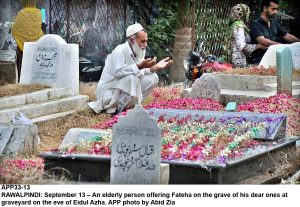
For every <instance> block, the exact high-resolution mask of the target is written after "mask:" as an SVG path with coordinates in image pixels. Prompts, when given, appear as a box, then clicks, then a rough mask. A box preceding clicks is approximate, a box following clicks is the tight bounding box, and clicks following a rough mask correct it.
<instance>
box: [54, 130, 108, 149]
mask: <svg viewBox="0 0 300 207" xmlns="http://www.w3.org/2000/svg"><path fill="white" fill-rule="evenodd" d="M104 134H107V132H106V131H105V130H97V129H85V128H72V129H69V131H68V132H67V134H66V136H65V137H64V139H63V141H62V143H61V144H60V147H64V146H65V145H68V144H76V143H80V142H83V141H88V140H90V139H91V138H93V137H97V136H99V137H101V136H102V135H104Z"/></svg>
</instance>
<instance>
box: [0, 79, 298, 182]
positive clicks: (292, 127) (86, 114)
mask: <svg viewBox="0 0 300 207" xmlns="http://www.w3.org/2000/svg"><path fill="white" fill-rule="evenodd" d="M1 87H2V88H3V86H1ZM9 87H15V86H9ZM42 88H43V86H42ZM95 88H96V84H91V83H86V84H81V86H80V94H82V95H88V96H89V97H90V100H95V95H94V91H95ZM32 90H33V91H35V90H39V88H35V87H33V88H32ZM182 90H183V89H182V88H181V87H177V88H171V87H166V86H161V87H158V88H156V89H155V90H154V91H153V92H152V94H151V95H150V96H149V97H148V98H147V99H146V100H145V101H144V103H143V105H144V106H147V105H150V104H152V105H153V104H154V105H155V104H156V105H159V104H160V103H161V102H162V101H169V102H164V106H167V105H168V103H169V105H170V106H171V105H174V103H175V102H174V101H176V103H177V104H178V103H181V102H180V100H181V99H180V95H181V92H182ZM1 91H4V90H1ZM19 93H23V92H19ZM9 95H10V94H9ZM197 103H201V100H200V102H195V103H194V105H193V104H191V105H189V106H186V105H185V106H182V108H187V107H188V108H190V109H192V108H193V107H196V105H195V104H197ZM197 108H198V109H201V106H197ZM238 110H239V111H253V112H266V113H267V112H272V113H285V114H286V115H287V116H288V127H287V129H288V133H289V134H290V135H297V136H299V135H300V128H299V123H300V116H299V114H300V101H299V100H297V99H295V98H292V97H291V96H287V95H285V94H279V95H276V96H273V97H269V98H266V99H257V100H255V101H252V102H248V103H245V104H241V105H239V106H238ZM111 119H112V117H111V116H110V115H108V114H94V113H93V112H92V111H91V110H90V109H83V110H80V111H78V112H76V113H74V114H72V115H69V116H67V117H64V118H62V119H60V120H58V121H57V120H56V121H52V122H49V123H47V124H40V125H38V128H39V136H40V138H41V144H40V145H39V146H38V150H37V151H36V152H32V153H27V154H23V155H19V156H18V157H17V158H15V159H13V160H6V159H5V160H2V161H1V162H2V164H3V166H4V168H0V174H1V175H2V180H1V182H2V183H36V184H43V183H58V184H60V183H61V184H63V183H66V182H69V181H67V180H66V179H65V178H64V177H58V178H57V177H55V176H54V175H49V174H47V172H44V170H43V160H42V159H41V158H39V157H38V156H37V155H38V154H39V153H41V152H44V151H48V150H50V149H55V148H58V146H59V144H60V143H61V141H62V140H63V138H64V136H65V134H66V133H67V131H68V130H69V129H70V128H76V127H80V128H89V127H91V126H95V125H97V124H101V123H105V122H106V121H108V120H111ZM282 160H283V162H282V163H281V164H280V165H279V164H278V165H277V166H276V167H275V168H274V169H269V170H268V171H267V172H266V173H265V174H263V175H260V176H259V177H256V178H254V179H252V180H251V179H249V180H246V181H244V182H242V183H247V184H249V183H250V184H251V183H268V182H269V183H280V182H281V179H282V178H283V179H287V178H288V177H290V176H291V175H293V174H294V173H295V172H296V171H297V170H299V166H300V165H299V164H300V162H299V161H294V160H293V161H291V160H289V159H288V155H287V154H284V153H283V154H282ZM293 182H294V183H295V182H298V181H293Z"/></svg>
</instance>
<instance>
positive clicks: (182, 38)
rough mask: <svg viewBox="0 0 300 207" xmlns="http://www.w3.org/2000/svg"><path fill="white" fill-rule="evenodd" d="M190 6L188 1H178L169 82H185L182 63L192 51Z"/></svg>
mask: <svg viewBox="0 0 300 207" xmlns="http://www.w3.org/2000/svg"><path fill="white" fill-rule="evenodd" d="M190 4H191V2H190V0H178V16H177V22H178V26H177V29H176V32H175V41H174V48H173V60H174V63H173V65H172V67H171V70H170V77H169V79H170V81H171V82H183V81H185V80H186V76H185V72H186V70H185V69H184V67H183V61H184V59H185V58H186V56H187V55H188V53H189V51H190V50H191V49H192V28H191V19H192V18H191V15H190V6H191V5H190Z"/></svg>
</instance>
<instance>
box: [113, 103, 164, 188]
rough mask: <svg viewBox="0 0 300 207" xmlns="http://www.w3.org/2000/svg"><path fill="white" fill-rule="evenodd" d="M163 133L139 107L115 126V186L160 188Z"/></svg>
mask: <svg viewBox="0 0 300 207" xmlns="http://www.w3.org/2000/svg"><path fill="white" fill-rule="evenodd" d="M161 136H162V132H161V129H160V128H159V127H158V124H157V120H156V119H155V118H153V117H151V116H150V115H149V113H148V112H147V111H146V110H145V109H144V108H143V107H142V106H136V107H135V108H134V109H132V110H130V111H128V113H127V115H126V116H122V117H120V118H119V120H118V123H117V124H115V125H114V126H113V139H112V155H111V167H110V176H111V177H110V180H111V183H114V184H159V183H160V156H161V154H160V153H161Z"/></svg>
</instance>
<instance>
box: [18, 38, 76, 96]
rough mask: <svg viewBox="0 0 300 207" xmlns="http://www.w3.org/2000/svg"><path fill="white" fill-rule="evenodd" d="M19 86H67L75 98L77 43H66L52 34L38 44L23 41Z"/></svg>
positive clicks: (41, 39)
mask: <svg viewBox="0 0 300 207" xmlns="http://www.w3.org/2000/svg"><path fill="white" fill-rule="evenodd" d="M20 83H21V84H32V83H39V84H45V85H49V86H51V87H66V88H67V89H68V91H69V95H78V94H79V47H78V44H67V43H66V42H65V40H64V39H62V38H61V37H60V36H58V35H54V34H48V35H44V36H43V37H41V38H40V39H39V40H38V41H37V42H26V43H25V45H24V54H23V62H22V70H21V78H20Z"/></svg>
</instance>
